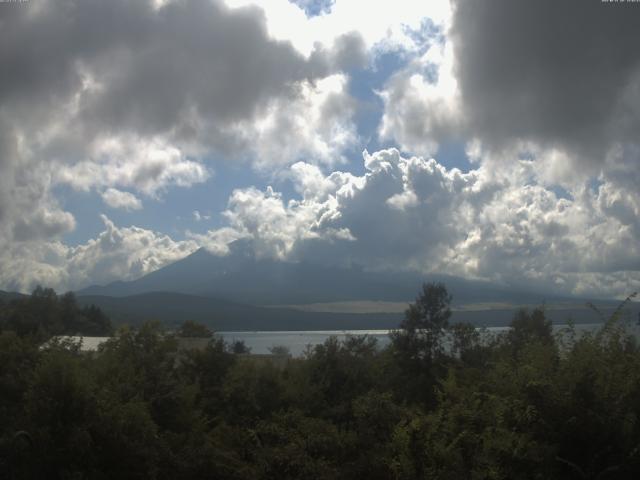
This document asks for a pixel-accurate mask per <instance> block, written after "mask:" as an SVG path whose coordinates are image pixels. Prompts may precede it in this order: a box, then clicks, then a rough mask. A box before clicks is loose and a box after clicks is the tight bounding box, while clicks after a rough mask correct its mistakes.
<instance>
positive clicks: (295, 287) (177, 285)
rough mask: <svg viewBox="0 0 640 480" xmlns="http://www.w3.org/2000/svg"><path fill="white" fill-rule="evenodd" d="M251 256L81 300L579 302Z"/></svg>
mask: <svg viewBox="0 0 640 480" xmlns="http://www.w3.org/2000/svg"><path fill="white" fill-rule="evenodd" d="M250 251H251V249H250V248H249V246H248V245H247V244H246V243H242V242H240V241H238V242H234V244H232V246H231V253H230V254H229V255H227V256H224V257H220V256H216V255H213V254H211V253H209V252H208V251H207V250H205V249H200V250H197V251H196V252H194V253H192V254H191V255H189V256H188V257H186V258H184V259H182V260H179V261H177V262H175V263H172V264H170V265H167V266H165V267H164V268H161V269H159V270H157V271H155V272H151V273H149V274H147V275H145V276H143V277H141V278H139V279H137V280H133V281H129V282H114V283H111V284H109V285H106V286H92V287H89V288H86V289H84V290H80V291H78V292H77V294H78V295H80V296H86V295H100V296H112V297H121V296H130V295H138V294H142V293H150V292H160V291H164V292H175V293H183V294H187V295H196V296H200V297H214V298H218V299H224V300H229V301H233V302H238V303H243V304H251V305H285V304H286V305H289V304H309V303H324V302H344V301H354V300H370V301H385V302H411V301H413V300H414V299H415V297H416V295H417V294H418V291H419V289H420V286H421V284H422V283H423V282H424V281H442V282H444V283H445V284H446V285H447V289H448V290H449V291H450V292H451V293H452V295H453V299H454V304H456V305H466V304H472V303H489V302H493V303H496V302H500V303H510V304H533V305H536V304H541V303H543V302H545V301H546V302H547V303H548V302H550V301H553V302H568V301H573V302H575V299H569V298H564V297H557V296H550V295H541V294H537V293H528V292H520V291H515V290H513V289H510V288H507V287H501V286H496V285H493V284H490V283H487V282H481V281H471V280H464V279H461V278H456V277H448V276H444V275H438V276H434V275H430V276H428V277H425V276H423V275H420V274H418V273H390V272H369V271H365V270H363V269H361V268H342V267H335V266H326V265H318V264H313V263H305V262H299V263H293V262H284V261H277V260H270V259H256V258H255V257H254V256H253V255H252V254H251V253H250Z"/></svg>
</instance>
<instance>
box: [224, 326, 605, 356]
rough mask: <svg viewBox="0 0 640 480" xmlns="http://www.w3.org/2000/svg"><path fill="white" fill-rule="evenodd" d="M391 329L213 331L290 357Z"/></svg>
mask: <svg viewBox="0 0 640 480" xmlns="http://www.w3.org/2000/svg"><path fill="white" fill-rule="evenodd" d="M601 325H602V324H600V323H593V324H591V323H589V324H578V325H575V328H576V331H577V332H581V331H593V330H596V329H597V328H598V327H600V326H601ZM566 327H567V325H554V327H553V328H554V330H556V331H559V330H561V329H563V328H566ZM507 329H508V327H489V328H486V331H487V332H488V333H493V334H496V333H500V332H503V331H505V330H507ZM390 331H391V330H320V331H286V332H217V334H218V335H220V336H222V337H223V338H224V340H225V341H226V342H233V341H236V340H242V341H243V342H244V343H245V345H246V346H247V347H249V348H250V349H251V353H269V349H270V348H271V347H274V346H285V347H287V348H288V349H289V351H290V352H291V354H292V355H293V356H300V355H302V354H303V353H304V351H305V349H306V348H307V345H311V346H313V345H319V344H321V343H324V341H325V340H326V339H327V338H329V337H331V336H335V337H338V339H339V340H344V339H345V338H347V336H349V335H368V336H370V337H374V338H376V339H377V340H378V345H379V346H380V347H384V346H386V345H388V344H389V332H390Z"/></svg>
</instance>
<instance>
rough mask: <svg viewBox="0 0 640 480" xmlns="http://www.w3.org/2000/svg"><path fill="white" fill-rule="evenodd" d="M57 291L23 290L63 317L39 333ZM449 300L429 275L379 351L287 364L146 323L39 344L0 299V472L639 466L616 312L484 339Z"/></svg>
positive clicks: (361, 344)
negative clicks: (598, 324)
mask: <svg viewBox="0 0 640 480" xmlns="http://www.w3.org/2000/svg"><path fill="white" fill-rule="evenodd" d="M44 298H47V296H46V295H45V296H44ZM63 299H64V297H62V298H61V299H56V301H55V302H54V301H50V299H49V300H46V302H48V303H46V302H45V300H44V299H43V295H42V292H39V294H38V295H36V298H35V299H33V298H32V299H31V300H29V301H32V302H35V304H37V305H40V303H38V302H43V303H42V305H45V304H46V305H47V308H53V309H54V311H56V312H58V313H56V314H55V315H53V314H50V313H49V312H48V311H47V310H46V308H45V307H44V306H42V308H43V310H41V314H42V315H44V316H45V317H46V318H48V320H47V325H51V327H50V328H49V332H52V333H53V332H58V331H63V330H65V329H67V331H71V330H73V328H71V330H69V329H68V328H67V327H64V328H60V327H59V326H58V325H67V321H66V320H62V319H63V318H64V315H63V314H61V313H59V312H60V311H61V309H62V305H63V304H64V302H63V301H62V300H63ZM449 302H450V297H449V296H448V294H447V292H446V289H445V288H444V287H443V286H442V285H437V284H435V285H433V284H432V285H425V286H424V288H423V291H422V292H421V295H420V296H419V297H418V299H417V301H416V303H415V304H413V305H412V306H411V307H410V308H409V310H408V311H407V313H406V318H405V320H404V322H403V323H402V325H401V326H400V328H399V329H398V331H396V332H395V333H393V335H392V342H391V344H390V346H389V347H387V348H385V349H379V348H377V347H376V344H375V341H373V339H371V338H369V337H350V338H348V339H347V340H346V341H344V342H339V341H337V340H336V339H335V338H331V339H329V340H327V341H326V342H325V343H324V344H323V345H318V346H316V347H314V348H310V349H309V351H308V352H307V354H306V355H305V357H304V358H299V359H298V358H291V359H289V361H288V362H287V363H286V365H280V364H278V363H276V362H271V361H269V360H268V359H264V358H261V357H252V356H247V355H239V354H236V353H234V352H233V348H230V347H229V346H228V345H225V343H224V342H223V341H222V340H221V339H220V338H217V337H215V336H212V337H210V339H209V342H208V346H207V347H206V348H205V349H201V350H180V349H179V342H178V338H177V337H176V336H175V335H169V334H167V333H166V332H164V331H163V330H162V327H161V326H160V325H159V324H157V323H147V324H145V325H143V326H141V327H140V328H138V329H131V328H127V327H123V328H120V329H119V330H117V331H116V332H115V335H114V337H113V338H112V339H111V340H109V341H108V342H107V343H106V344H104V345H103V346H102V347H101V349H100V351H99V352H98V354H95V355H87V354H82V353H81V352H80V351H79V350H78V348H77V346H74V345H73V344H70V343H68V342H52V343H51V342H50V343H49V344H47V347H46V348H41V347H39V345H41V343H40V342H41V340H42V339H41V338H39V336H38V335H37V333H38V331H39V330H38V328H35V330H34V327H33V325H34V319H33V317H32V316H31V314H26V313H25V314H24V315H22V316H20V314H19V313H15V314H14V315H10V314H7V311H9V312H11V311H13V310H12V308H13V309H14V310H15V309H16V305H14V306H13V307H7V306H5V307H3V309H2V312H3V313H2V332H1V334H0V425H1V426H2V427H1V428H2V431H1V435H0V469H1V470H0V477H1V478H5V477H6V478H51V479H55V478H74V479H76V478H77V479H81V478H91V479H93V478H96V479H101V478H105V479H106V478H158V479H165V478H166V479H174V478H180V479H183V478H184V479H201V478H202V479H298V478H304V479H340V478H343V479H394V478H396V479H405V478H406V479H412V478H419V479H422V478H429V479H431V478H434V479H466V478H470V479H536V478H539V479H547V478H562V479H584V478H590V479H595V478H602V479H604V478H616V479H627V478H628V479H631V478H634V479H635V478H639V477H638V475H639V474H640V347H639V346H638V345H637V343H636V340H635V337H634V336H633V335H631V334H629V333H627V331H626V330H625V329H624V327H623V326H622V325H621V322H620V315H619V313H620V312H616V314H615V315H614V317H613V318H611V319H610V321H609V322H607V323H606V324H605V325H604V326H603V328H602V329H601V330H600V331H598V332H596V333H592V334H589V333H587V334H584V335H577V334H576V332H575V331H574V330H573V329H572V328H569V329H568V330H567V331H565V332H563V334H562V335H554V333H553V331H552V329H551V324H550V322H548V321H547V320H546V318H545V314H544V310H542V309H536V310H534V311H521V312H519V313H518V314H517V315H516V316H515V318H514V320H513V322H512V328H511V329H510V330H509V331H508V332H507V333H505V334H503V335H499V336H494V337H491V336H488V335H486V334H483V333H481V332H479V331H477V330H475V329H474V328H473V327H471V326H470V325H449V317H450V311H449ZM22 307H23V308H24V310H25V311H29V308H27V307H25V306H24V305H23V306H22ZM7 309H8V310H7ZM76 313H77V311H76ZM47 315H51V317H49V316H47ZM45 317H42V318H45ZM79 317H82V318H86V319H88V318H92V317H90V316H89V315H88V313H87V312H84V313H82V314H81V315H79ZM56 319H58V320H56ZM23 321H24V322H26V323H25V325H26V326H24V325H23V324H22V322H23ZM76 321H79V320H74V322H76ZM36 323H37V322H36ZM90 323H96V322H95V321H92V322H90ZM98 323H100V324H102V323H104V322H98ZM40 331H42V329H40ZM179 333H182V334H185V335H192V334H193V335H196V334H197V336H200V337H207V336H208V332H207V331H206V329H203V328H202V327H200V326H198V325H194V324H193V323H188V324H186V325H185V326H184V328H183V329H182V331H181V332H179Z"/></svg>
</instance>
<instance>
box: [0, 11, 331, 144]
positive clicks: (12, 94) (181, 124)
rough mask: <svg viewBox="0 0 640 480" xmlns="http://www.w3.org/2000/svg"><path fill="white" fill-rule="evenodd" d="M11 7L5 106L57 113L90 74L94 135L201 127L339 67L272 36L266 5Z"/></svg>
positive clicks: (5, 42) (248, 114)
mask: <svg viewBox="0 0 640 480" xmlns="http://www.w3.org/2000/svg"><path fill="white" fill-rule="evenodd" d="M0 15H1V16H2V20H1V21H2V23H1V28H2V33H1V35H2V42H0V64H1V65H2V66H3V72H5V73H4V74H3V75H2V76H1V77H0V100H1V102H2V104H3V105H5V106H10V107H12V110H13V111H14V113H15V114H17V115H19V117H20V118H24V119H27V118H29V117H31V118H33V116H34V114H39V113H41V114H42V116H45V117H46V116H48V115H51V113H50V111H51V110H56V109H55V107H56V106H59V104H60V102H61V100H65V99H66V100H70V99H71V98H72V96H73V95H74V94H77V93H78V92H80V91H81V89H82V86H83V82H86V80H87V78H90V79H91V80H92V81H93V82H95V83H96V84H97V85H98V88H97V89H95V90H93V91H91V92H90V93H86V92H85V93H84V94H81V95H80V96H79V97H78V98H77V100H78V101H79V108H80V117H79V119H80V120H81V122H79V124H78V125H76V128H78V127H80V125H82V128H83V129H85V130H86V131H85V135H87V134H88V135H94V134H98V133H105V132H110V133H114V132H116V133H117V132H118V131H133V132H134V133H140V134H157V133H166V132H167V131H169V130H173V132H174V133H175V134H177V135H178V136H181V135H189V134H192V135H193V134H195V133H196V130H197V129H198V128H199V127H201V123H204V124H206V125H209V126H214V127H216V126H225V125H228V124H229V123H232V122H236V121H242V120H250V119H251V118H252V116H253V115H254V114H255V113H256V111H257V110H258V109H260V108H261V107H262V106H264V105H265V103H266V102H267V101H268V100H269V99H271V98H273V97H278V96H279V97H282V96H287V95H292V94H293V93H294V90H293V89H292V84H293V83H295V82H298V81H301V80H305V79H313V78H315V77H316V76H323V75H326V74H327V69H328V68H329V66H328V64H325V63H322V62H317V61H316V62H310V61H307V60H306V59H305V58H304V57H302V56H301V55H300V54H299V53H298V52H297V51H296V50H295V49H294V48H293V47H292V46H291V44H289V43H286V42H277V41H275V40H272V39H270V38H269V37H268V35H267V31H266V26H265V19H264V15H263V13H262V11H261V10H259V9H256V8H243V9H237V10H230V9H228V8H227V7H226V6H224V5H223V4H222V3H221V2H217V1H215V0H214V1H211V0H186V1H180V2H171V3H168V4H167V5H165V6H164V7H162V8H159V9H156V8H154V6H153V3H152V2H150V1H146V2H145V1H135V2H131V1H123V0H113V1H109V2H104V1H97V0H87V1H82V2H75V1H71V0H67V1H57V2H42V3H40V2H33V5H31V6H30V5H25V6H14V7H13V8H7V7H6V6H4V7H3V8H0ZM314 59H315V60H317V59H318V57H317V56H315V57H314ZM199 122H200V123H199ZM216 137H217V136H216V135H215V134H214V135H212V136H211V138H213V139H215V138H216ZM221 141H222V139H221Z"/></svg>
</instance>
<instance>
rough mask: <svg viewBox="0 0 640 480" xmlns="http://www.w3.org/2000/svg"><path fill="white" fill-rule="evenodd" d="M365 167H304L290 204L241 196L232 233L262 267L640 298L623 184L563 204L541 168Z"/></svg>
mask: <svg viewBox="0 0 640 480" xmlns="http://www.w3.org/2000/svg"><path fill="white" fill-rule="evenodd" d="M364 166H365V169H366V173H365V174H363V175H361V176H355V175H353V174H349V173H345V172H339V171H338V172H332V173H330V174H328V175H325V174H323V173H322V172H321V170H320V169H319V168H318V167H317V166H314V165H309V164H305V163H298V164H295V165H293V166H292V167H291V175H290V179H291V181H292V182H293V185H294V189H295V190H296V191H297V192H298V194H299V195H300V198H297V199H295V198H294V199H291V200H289V201H284V199H283V197H282V194H280V193H278V192H275V191H274V190H273V189H272V188H270V187H269V188H267V189H266V190H265V191H261V190H258V189H256V188H253V187H252V188H248V189H239V190H236V191H234V192H233V194H232V195H231V197H230V200H229V204H228V208H227V210H226V212H225V214H224V215H225V216H226V218H227V219H228V221H229V226H228V227H226V228H227V229H229V228H230V229H231V231H233V232H235V235H233V237H234V238H241V237H243V238H250V239H251V243H250V244H251V245H252V246H253V248H254V250H255V252H256V254H257V255H258V256H263V257H264V256H266V257H272V258H279V259H289V260H294V261H299V260H306V261H313V262H322V263H333V264H341V265H350V264H359V265H363V266H365V268H369V269H383V270H398V269H400V270H416V271H420V272H424V273H429V272H431V273H443V274H451V275H460V276H465V277H472V278H479V279H486V280H489V281H493V282H496V283H499V284H504V285H511V286H518V287H521V288H525V289H528V288H532V289H534V290H538V291H542V292H548V293H558V292H564V293H568V294H571V293H576V294H581V295H598V296H603V295H604V296H606V295H612V296H615V295H623V294H625V293H628V292H629V291H631V290H633V289H635V288H637V287H638V286H640V273H639V271H640V241H639V240H638V238H640V237H639V236H638V232H639V231H640V230H639V229H640V220H639V218H640V216H638V215H637V214H636V212H638V205H637V201H636V200H637V195H636V196H634V195H630V194H629V191H628V190H625V189H626V188H628V186H625V185H621V183H620V179H621V178H624V175H623V174H622V172H620V173H619V174H618V176H613V177H611V178H609V177H603V178H602V180H601V184H600V185H599V186H598V187H597V188H594V187H593V185H591V184H590V183H589V182H586V183H584V184H581V185H578V186H576V187H575V188H573V189H572V190H571V191H570V192H568V193H567V195H566V196H559V194H558V192H557V191H555V190H554V189H553V188H550V187H547V186H545V185H544V183H543V182H539V181H538V180H539V178H538V172H537V169H536V165H535V161H532V160H520V161H519V162H517V164H516V168H513V169H510V170H504V171H502V172H496V171H495V170H494V169H493V168H490V166H487V165H481V166H479V167H478V168H477V169H475V170H472V171H470V172H468V173H462V172H460V171H459V170H457V169H447V168H445V167H444V166H442V165H440V164H439V163H438V162H437V161H435V160H434V159H429V160H426V159H424V158H421V157H410V158H406V157H403V156H401V155H400V154H399V152H398V151H397V150H395V149H389V150H381V151H378V152H375V153H373V154H369V153H367V152H365V154H364ZM491 167H492V166H491ZM632 182H633V180H631V182H630V183H632ZM209 233H210V234H213V233H215V231H212V232H209ZM226 234H227V235H228V234H229V231H228V230H227V232H226ZM625 282H626V283H625Z"/></svg>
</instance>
